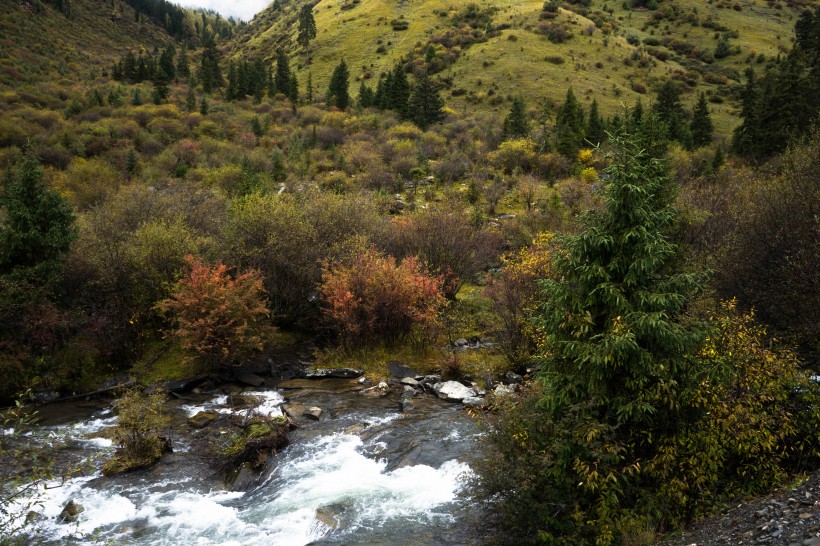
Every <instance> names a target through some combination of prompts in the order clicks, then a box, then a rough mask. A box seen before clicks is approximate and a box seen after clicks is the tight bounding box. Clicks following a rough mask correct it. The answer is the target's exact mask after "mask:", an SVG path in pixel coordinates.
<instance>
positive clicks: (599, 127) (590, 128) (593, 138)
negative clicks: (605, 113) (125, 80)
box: [584, 99, 607, 146]
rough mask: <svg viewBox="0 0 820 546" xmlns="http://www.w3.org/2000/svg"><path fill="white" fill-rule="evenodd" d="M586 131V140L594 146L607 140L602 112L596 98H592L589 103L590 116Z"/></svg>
mask: <svg viewBox="0 0 820 546" xmlns="http://www.w3.org/2000/svg"><path fill="white" fill-rule="evenodd" d="M584 133H585V137H584V138H585V139H586V141H587V142H589V143H590V144H592V145H593V146H598V145H599V144H603V143H604V142H606V138H607V137H606V128H605V127H604V120H603V119H601V114H599V113H598V101H597V100H595V99H592V104H590V105H589V116H587V126H586V130H585V131H584Z"/></svg>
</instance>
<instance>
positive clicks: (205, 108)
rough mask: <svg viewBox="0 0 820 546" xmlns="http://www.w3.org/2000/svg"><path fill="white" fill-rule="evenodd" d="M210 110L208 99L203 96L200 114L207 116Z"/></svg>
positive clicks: (200, 102) (200, 103)
mask: <svg viewBox="0 0 820 546" xmlns="http://www.w3.org/2000/svg"><path fill="white" fill-rule="evenodd" d="M209 109H210V107H209V106H208V98H207V97H206V96H205V95H202V100H201V101H199V113H200V114H202V115H203V116H207V115H208V111H209Z"/></svg>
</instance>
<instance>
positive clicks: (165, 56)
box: [157, 44, 177, 82]
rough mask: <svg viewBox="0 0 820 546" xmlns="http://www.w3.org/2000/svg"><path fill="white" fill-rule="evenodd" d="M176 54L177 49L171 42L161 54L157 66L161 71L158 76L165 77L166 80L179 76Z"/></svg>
mask: <svg viewBox="0 0 820 546" xmlns="http://www.w3.org/2000/svg"><path fill="white" fill-rule="evenodd" d="M175 56H176V50H175V49H174V46H172V45H171V44H168V45H167V46H165V49H164V50H163V51H162V55H160V58H159V65H158V66H157V70H158V72H159V74H158V77H161V78H163V79H164V80H165V81H166V82H170V81H171V80H173V79H174V78H176V77H177V69H176V66H175V65H174V57H175Z"/></svg>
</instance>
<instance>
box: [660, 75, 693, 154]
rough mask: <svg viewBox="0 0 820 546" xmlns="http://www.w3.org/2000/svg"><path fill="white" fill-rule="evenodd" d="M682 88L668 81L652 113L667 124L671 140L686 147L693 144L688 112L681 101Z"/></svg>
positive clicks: (661, 88)
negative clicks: (687, 123)
mask: <svg viewBox="0 0 820 546" xmlns="http://www.w3.org/2000/svg"><path fill="white" fill-rule="evenodd" d="M680 93H681V91H680V88H679V87H678V86H677V85H676V84H675V82H673V81H672V80H667V81H666V82H664V84H663V85H662V86H661V87H660V88H659V89H658V97H657V99H656V101H655V104H654V105H653V107H652V111H653V112H655V114H657V116H658V118H659V119H660V120H661V121H662V122H663V123H665V124H666V127H667V136H668V138H669V140H676V141H678V142H680V143H681V144H683V145H684V146H689V145H690V144H691V136H690V134H689V129H688V127H687V126H686V124H685V120H686V112H685V111H684V109H683V105H682V104H681V100H680Z"/></svg>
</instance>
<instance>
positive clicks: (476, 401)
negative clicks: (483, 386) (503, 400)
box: [461, 396, 484, 408]
mask: <svg viewBox="0 0 820 546" xmlns="http://www.w3.org/2000/svg"><path fill="white" fill-rule="evenodd" d="M461 403H462V404H464V407H465V408H481V407H483V406H484V399H483V398H481V397H480V396H468V397H467V398H464V399H463V400H462V401H461Z"/></svg>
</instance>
